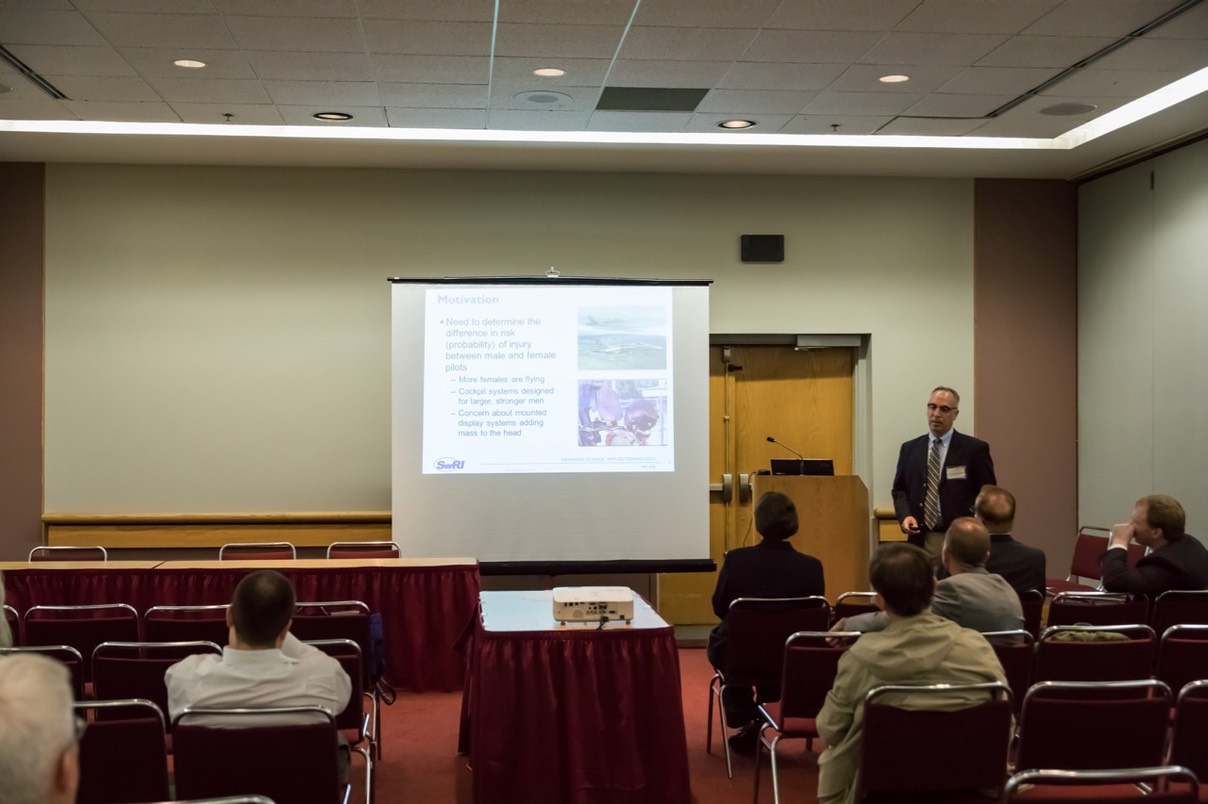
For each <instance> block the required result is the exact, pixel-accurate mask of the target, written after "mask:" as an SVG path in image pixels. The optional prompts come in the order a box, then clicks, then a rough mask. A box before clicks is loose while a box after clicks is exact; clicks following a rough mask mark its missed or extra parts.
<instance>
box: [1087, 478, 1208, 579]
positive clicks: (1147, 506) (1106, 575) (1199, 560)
mask: <svg viewBox="0 0 1208 804" xmlns="http://www.w3.org/2000/svg"><path fill="white" fill-rule="evenodd" d="M1186 526H1187V515H1186V514H1185V513H1184V512H1183V506H1182V505H1181V504H1180V503H1179V501H1178V500H1176V499H1175V498H1174V497H1169V496H1167V495H1165V494H1151V495H1150V496H1148V497H1142V498H1141V499H1139V500H1137V504H1136V505H1135V506H1133V514H1132V519H1131V521H1129V522H1122V523H1120V524H1119V525H1113V526H1112V536H1111V539H1110V540H1109V542H1108V547H1107V551H1106V552H1104V554H1103V555H1102V556H1101V557H1100V558H1099V569H1100V570H1101V575H1102V578H1103V588H1104V589H1106V590H1107V591H1109V592H1140V593H1143V594H1146V595H1149V596H1150V599H1153V598H1156V597H1157V596H1158V595H1160V594H1162V593H1163V592H1169V591H1170V590H1172V589H1208V549H1205V548H1204V545H1203V544H1201V543H1200V540H1199V539H1197V538H1195V537H1194V536H1188V535H1187V534H1186V533H1184V532H1183V528H1185V527H1186ZM1134 539H1135V540H1136V542H1137V543H1138V544H1143V545H1145V546H1146V547H1148V548H1149V549H1150V553H1149V554H1148V555H1147V556H1145V557H1144V558H1142V559H1141V560H1140V561H1138V562H1137V566H1136V567H1134V568H1133V569H1129V568H1128V543H1129V541H1131V540H1134Z"/></svg>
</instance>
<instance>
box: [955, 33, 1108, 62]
mask: <svg viewBox="0 0 1208 804" xmlns="http://www.w3.org/2000/svg"><path fill="white" fill-rule="evenodd" d="M1112 41H1113V40H1111V39H1102V38H1098V37H1090V36H1013V37H1011V38H1010V39H1008V40H1007V41H1006V42H1003V43H1002V44H1001V45H999V46H998V47H997V48H995V49H994V50H993V51H992V52H990V53H988V54H986V56H985V57H983V58H981V59H980V60H978V62H977V66H979V67H1056V68H1058V69H1063V68H1065V67H1068V66H1070V65H1071V64H1075V63H1076V62H1079V61H1081V60H1082V59H1085V58H1086V57H1087V56H1089V55H1091V54H1092V53H1095V52H1096V51H1098V50H1100V49H1102V48H1104V47H1106V46H1108V45H1110V44H1111V43H1112Z"/></svg>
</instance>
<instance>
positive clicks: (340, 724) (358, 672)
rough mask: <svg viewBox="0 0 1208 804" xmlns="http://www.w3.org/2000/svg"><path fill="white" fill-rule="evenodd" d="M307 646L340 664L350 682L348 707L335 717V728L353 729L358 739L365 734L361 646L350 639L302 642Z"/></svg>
mask: <svg viewBox="0 0 1208 804" xmlns="http://www.w3.org/2000/svg"><path fill="white" fill-rule="evenodd" d="M303 641H304V642H306V644H307V645H313V646H315V647H316V648H318V649H319V650H321V651H323V652H324V653H326V654H327V655H328V656H331V657H332V658H334V659H335V660H336V661H338V662H339V663H340V667H342V668H344V672H345V673H347V674H348V680H349V681H350V682H352V692H351V693H350V694H349V696H348V705H347V706H345V707H344V711H343V712H340V713H339V714H338V715H336V727H337V728H339V729H354V730H356V732H357V735H358V737H360V736H363V735H364V734H365V729H366V725H365V700H364V693H365V684H364V680H365V670H364V668H363V667H362V664H363V662H362V660H361V646H360V645H358V644H357V643H355V642H353V641H352V640H351V639H315V640H303Z"/></svg>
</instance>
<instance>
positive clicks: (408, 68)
mask: <svg viewBox="0 0 1208 804" xmlns="http://www.w3.org/2000/svg"><path fill="white" fill-rule="evenodd" d="M373 66H374V72H375V73H376V74H377V80H379V81H393V82H396V83H401V84H485V83H486V82H487V80H488V78H489V76H490V62H489V60H488V59H486V58H485V57H481V58H480V57H477V56H393V55H386V54H378V55H375V56H374V57H373Z"/></svg>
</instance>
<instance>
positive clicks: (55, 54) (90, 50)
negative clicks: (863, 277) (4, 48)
mask: <svg viewBox="0 0 1208 804" xmlns="http://www.w3.org/2000/svg"><path fill="white" fill-rule="evenodd" d="M9 50H10V51H12V53H13V55H15V56H16V57H17V58H19V59H20V60H21V61H23V62H25V63H26V64H27V65H29V67H30V68H31V69H32V70H33V71H34V72H36V73H41V74H42V75H134V68H132V67H131V66H130V65H129V64H127V63H126V60H125V59H123V58H122V57H121V56H119V55H118V53H117V51H116V50H114V49H113V48H111V47H108V46H105V47H95V46H88V45H77V46H75V47H69V46H67V45H12V46H10V47H9Z"/></svg>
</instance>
